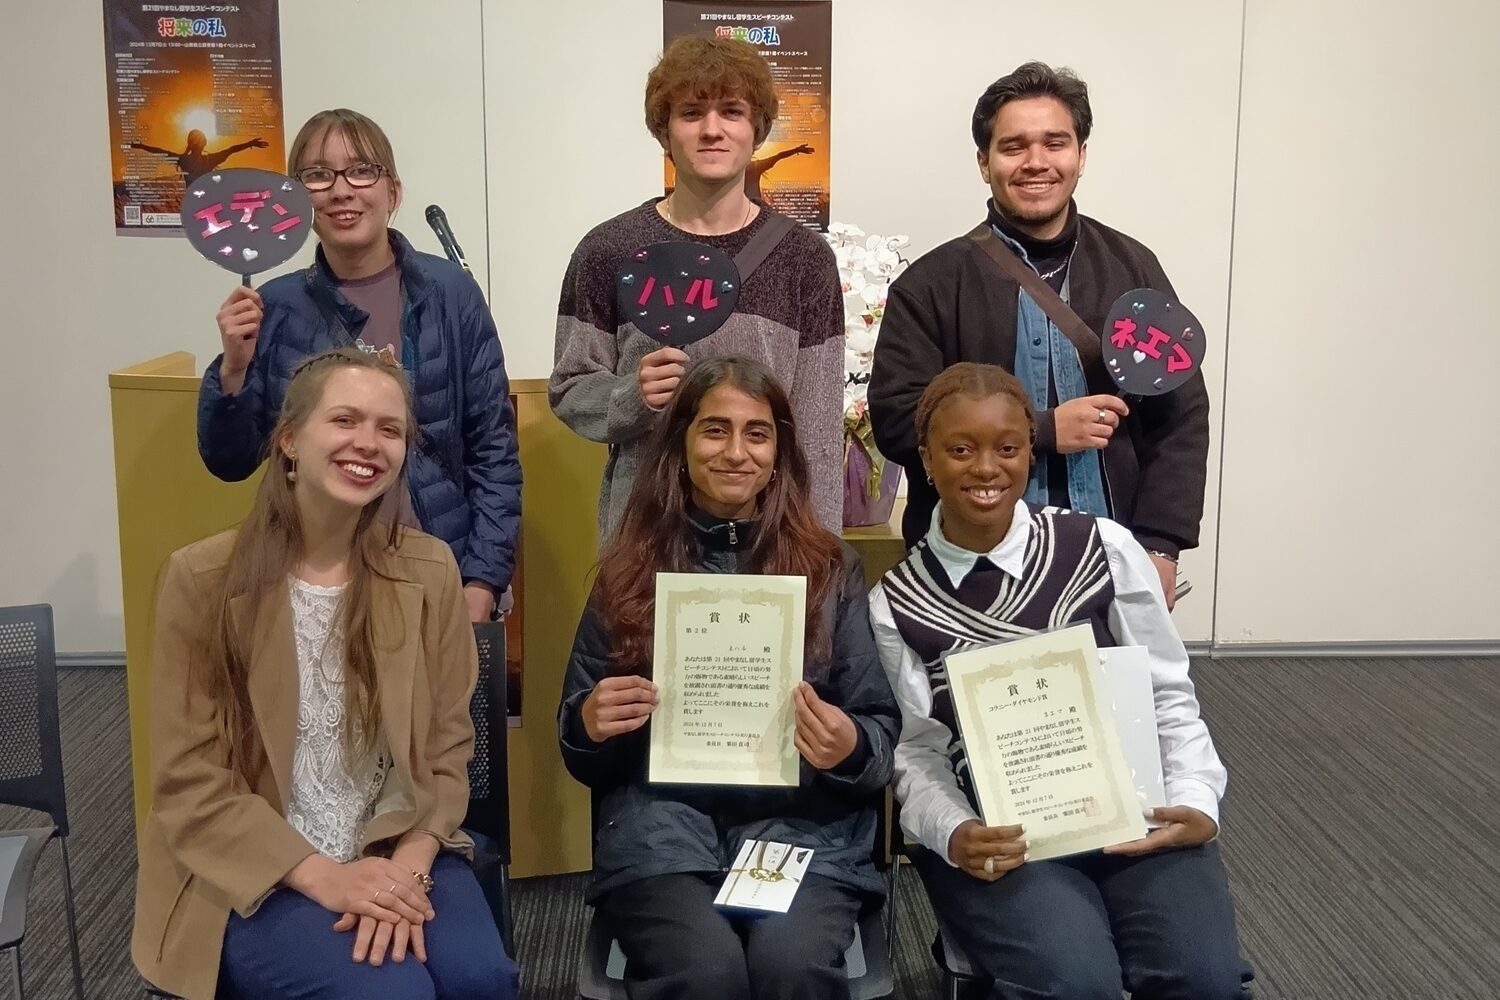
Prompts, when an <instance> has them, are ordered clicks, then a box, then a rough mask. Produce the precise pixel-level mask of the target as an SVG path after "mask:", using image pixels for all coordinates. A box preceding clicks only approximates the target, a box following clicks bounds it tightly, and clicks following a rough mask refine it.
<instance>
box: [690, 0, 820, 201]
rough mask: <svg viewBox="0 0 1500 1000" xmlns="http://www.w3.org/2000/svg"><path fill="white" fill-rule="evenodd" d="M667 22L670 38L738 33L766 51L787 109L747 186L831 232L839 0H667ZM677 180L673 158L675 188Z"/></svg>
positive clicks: (752, 168)
mask: <svg viewBox="0 0 1500 1000" xmlns="http://www.w3.org/2000/svg"><path fill="white" fill-rule="evenodd" d="M662 23H663V27H664V29H665V30H664V35H665V39H664V41H665V42H670V41H671V40H672V39H674V38H678V37H681V36H683V35H707V36H711V37H714V36H716V37H719V38H738V39H741V40H742V41H746V42H749V43H750V44H751V45H753V46H755V47H756V48H757V49H759V50H760V54H761V55H763V56H764V57H765V59H766V61H767V62H768V63H770V64H771V73H772V76H773V78H774V79H775V81H776V96H777V98H778V100H779V101H780V105H781V107H780V111H779V113H778V114H777V117H776V123H775V125H773V126H772V128H771V134H770V135H769V136H768V137H767V138H766V141H765V143H764V144H763V145H762V146H761V147H760V149H758V150H756V152H755V157H754V159H752V160H751V161H750V169H749V170H747V171H746V172H745V189H746V192H747V193H748V194H749V195H750V196H751V197H752V198H755V199H756V200H758V201H763V202H764V203H766V204H767V205H770V206H771V207H772V208H774V209H776V210H777V211H778V212H781V213H782V214H783V215H787V216H790V217H791V218H793V219H796V220H797V221H798V222H801V223H802V224H803V225H806V226H812V227H815V228H817V229H819V230H826V229H827V228H828V173H829V170H828V164H829V160H828V135H829V123H828V109H829V77H828V67H829V63H830V62H831V58H830V57H831V53H832V49H833V3H832V0H765V2H742V3H702V2H699V0H663V8H662ZM674 180H675V178H674V176H673V171H672V164H671V162H670V161H668V163H667V166H666V184H667V190H668V191H670V190H671V189H672V185H673V183H674Z"/></svg>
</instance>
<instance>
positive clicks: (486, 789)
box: [463, 622, 510, 864]
mask: <svg viewBox="0 0 1500 1000" xmlns="http://www.w3.org/2000/svg"><path fill="white" fill-rule="evenodd" d="M474 639H475V642H476V643H477V644H478V646H479V680H478V682H477V683H476V684H475V685H474V696H473V697H472V698H471V699H470V700H469V716H470V718H472V719H473V720H474V756H473V758H472V759H470V761H469V811H468V814H467V815H466V816H465V817H464V824H463V825H464V827H465V829H468V830H472V831H474V832H475V833H480V834H483V835H484V836H486V837H488V838H490V840H491V841H493V842H494V846H495V848H496V851H497V853H498V855H499V858H500V860H501V861H502V862H503V863H505V864H510V780H509V775H510V771H509V763H508V759H507V749H508V748H507V745H506V738H507V730H506V726H507V719H508V716H509V705H508V699H507V697H506V674H505V623H504V622H480V623H479V624H476V625H475V626H474Z"/></svg>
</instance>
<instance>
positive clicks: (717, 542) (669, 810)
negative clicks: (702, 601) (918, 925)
mask: <svg viewBox="0 0 1500 1000" xmlns="http://www.w3.org/2000/svg"><path fill="white" fill-rule="evenodd" d="M727 524H728V522H723V521H711V520H709V519H706V518H705V519H703V521H702V523H701V524H700V532H699V538H700V540H701V542H702V546H703V547H702V565H701V570H700V571H701V572H704V573H739V572H744V571H745V570H744V568H743V566H742V563H741V560H742V557H743V556H744V554H745V551H746V549H747V548H748V547H749V540H750V537H751V532H752V531H753V529H754V524H753V522H745V521H737V522H735V528H736V531H735V533H734V535H735V538H736V544H733V545H731V544H730V542H729V537H730V536H729V533H728V532H727V530H725V526H726V525H727ZM841 555H842V559H843V575H842V578H841V580H840V581H839V586H838V587H837V588H836V589H835V590H834V592H833V594H832V595H831V596H830V598H829V600H828V602H827V603H826V605H825V606H824V609H823V614H824V616H825V617H824V620H825V622H828V623H829V628H830V631H829V635H831V636H832V658H831V662H829V663H823V664H815V663H811V662H809V663H808V664H806V666H805V668H804V672H805V676H806V677H807V679H808V681H809V683H811V684H812V685H813V687H814V689H815V690H816V691H817V693H818V697H820V698H822V699H823V700H824V701H827V702H829V703H830V704H834V705H837V706H838V707H839V708H842V709H843V710H844V712H845V713H847V714H848V715H849V717H850V718H851V719H853V720H854V723H855V726H856V727H857V729H858V732H859V743H858V745H857V746H856V747H855V750H854V752H853V753H852V754H851V755H850V756H849V758H848V759H847V760H845V761H844V763H843V764H841V765H839V766H838V767H836V768H834V769H832V770H829V771H818V770H815V769H814V768H813V767H811V766H810V765H809V764H808V763H807V761H805V760H804V761H802V762H801V764H802V780H801V783H800V785H799V786H798V787H796V788H743V787H728V786H707V785H665V784H651V783H649V782H648V781H647V780H646V766H647V757H648V747H649V739H650V737H649V730H650V725H651V724H650V723H649V722H648V723H647V724H646V725H645V726H642V727H641V728H640V729H638V730H636V731H635V732H633V733H628V734H626V735H624V736H617V737H614V738H612V739H609V740H606V741H605V742H604V743H594V742H593V741H592V740H590V739H589V737H588V734H587V732H586V731H585V730H584V726H583V716H582V706H583V702H584V699H586V698H587V697H588V696H589V692H591V691H592V690H593V689H594V685H595V684H597V683H598V682H599V681H600V680H601V679H602V678H604V677H606V676H609V674H610V673H611V669H610V648H611V643H610V638H609V635H608V634H607V633H606V632H605V631H604V627H603V626H602V625H601V624H600V621H599V618H598V617H597V615H596V614H595V612H594V610H593V601H592V600H591V601H590V602H589V607H588V608H587V609H586V610H585V611H584V613H583V619H582V621H580V622H579V624H578V635H577V638H575V639H574V641H573V655H572V658H571V659H570V660H569V662H568V672H567V676H566V678H564V681H563V697H562V704H561V705H560V706H559V707H558V713H557V725H558V739H559V742H560V743H561V745H562V755H563V761H564V762H565V763H566V764H567V767H568V772H569V773H570V774H572V775H573V777H575V778H577V779H578V780H579V781H581V782H583V783H584V784H585V785H588V786H589V787H590V788H591V789H593V791H594V799H595V802H596V803H597V808H598V815H597V817H596V820H597V823H598V829H597V831H596V833H595V839H594V884H593V886H592V888H591V890H590V893H589V896H590V900H591V901H592V900H593V899H597V898H598V897H599V896H600V895H602V894H603V893H605V892H607V891H608V890H609V889H611V888H613V887H615V886H618V885H623V884H625V883H627V882H632V881H635V880H636V879H642V878H647V877H649V876H652V875H664V874H668V873H682V872H715V871H728V870H729V867H730V866H731V864H732V863H733V861H734V857H735V854H736V853H737V852H738V851H739V848H740V845H741V844H742V843H743V842H744V841H745V840H747V839H749V838H762V839H768V840H774V841H778V842H780V843H784V844H793V845H796V846H798V847H811V848H812V849H813V852H814V853H813V860H812V865H811V867H810V869H809V870H810V871H812V872H814V873H816V874H818V875H822V876H824V877H827V878H830V879H833V880H834V881H837V882H840V883H843V884H844V885H848V886H850V887H852V888H855V889H857V890H860V891H863V892H869V893H873V894H878V893H880V892H881V891H882V884H881V881H880V877H879V875H878V874H877V873H876V871H875V867H874V865H873V863H872V862H871V852H872V849H873V848H874V842H875V825H876V811H875V802H876V801H877V799H876V793H878V792H879V791H880V790H881V789H882V788H884V787H885V785H886V784H887V783H889V781H890V780H891V771H892V760H893V754H894V749H895V745H896V740H897V737H898V736H899V734H900V730H901V714H900V710H899V709H898V708H897V707H896V700H895V698H894V697H893V696H892V695H891V689H890V685H889V683H888V682H887V681H886V677H885V671H884V669H882V667H881V665H880V656H879V653H878V652H877V651H876V648H875V638H874V635H873V633H872V631H871V629H870V614H869V603H868V597H867V591H866V587H865V581H864V573H863V571H862V569H861V567H860V560H859V556H858V555H857V554H856V553H855V552H854V550H853V549H851V548H849V547H848V546H847V545H844V546H842V552H841ZM643 672H644V671H643Z"/></svg>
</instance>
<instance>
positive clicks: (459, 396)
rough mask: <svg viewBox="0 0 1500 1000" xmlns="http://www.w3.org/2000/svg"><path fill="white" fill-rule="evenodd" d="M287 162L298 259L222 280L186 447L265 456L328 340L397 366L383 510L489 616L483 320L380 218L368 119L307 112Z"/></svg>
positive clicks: (492, 478) (501, 379)
mask: <svg viewBox="0 0 1500 1000" xmlns="http://www.w3.org/2000/svg"><path fill="white" fill-rule="evenodd" d="M288 166H289V170H290V172H291V173H292V175H293V176H295V177H296V178H297V179H298V180H299V181H301V182H302V184H303V186H304V187H306V188H307V189H308V191H310V192H311V193H312V201H313V208H314V209H315V210H316V213H317V217H316V219H315V220H314V222H313V230H314V232H316V233H317V234H318V246H317V253H316V256H315V259H314V261H313V263H312V264H311V265H310V266H309V267H307V268H305V269H303V270H301V271H297V272H294V273H292V274H287V275H283V276H282V277H279V278H276V279H274V280H272V281H268V282H267V283H266V284H265V285H263V286H262V287H261V288H260V289H259V290H256V289H251V288H236V289H235V290H234V291H233V292H232V293H231V294H230V296H229V298H227V299H226V300H225V301H224V304H223V306H221V307H220V308H219V313H218V317H217V319H218V324H219V336H220V338H221V340H222V342H223V347H224V351H223V353H222V354H220V355H219V356H218V357H217V358H215V359H214V360H213V362H212V363H211V364H210V365H209V366H208V369H207V371H205V372H204V374H203V386H202V389H201V390H200V392H199V396H198V451H199V454H201V455H202V456H203V464H204V465H206V466H207V467H208V470H209V471H210V472H212V473H213V474H214V475H216V476H218V477H219V478H220V479H223V480H226V481H230V482H234V481H239V480H242V479H246V478H248V477H249V476H250V474H251V473H253V472H254V471H255V469H256V468H257V467H258V466H259V465H260V463H261V461H262V460H263V459H264V458H265V455H266V447H267V443H268V438H269V436H270V432H271V428H272V427H274V426H275V424H276V419H277V415H278V413H279V412H280V410H281V404H282V400H283V398H284V397H285V395H286V387H287V383H288V382H289V381H290V379H291V375H292V372H293V371H294V370H295V369H296V367H297V365H298V363H299V362H301V360H302V359H303V358H305V357H307V356H308V355H311V354H316V353H318V352H320V351H323V350H327V349H329V348H332V347H337V346H341V345H350V344H352V345H355V346H358V347H360V348H361V349H363V350H365V351H367V352H371V353H377V354H383V355H385V356H386V357H387V358H389V359H391V360H393V361H394V362H395V363H396V364H398V365H400V366H401V367H402V368H403V369H405V371H406V373H407V375H408V377H409V378H410V379H411V383H412V386H413V389H414V390H415V394H416V414H417V423H418V428H419V430H420V432H421V433H420V434H418V435H417V442H418V443H417V445H416V446H415V447H414V448H413V450H412V454H411V455H410V456H409V457H408V459H407V489H406V490H404V491H399V492H398V493H397V494H395V495H392V496H389V497H388V498H387V500H386V508H385V512H386V513H387V514H388V515H389V516H390V517H391V518H392V519H395V520H399V521H401V522H402V523H405V524H407V525H409V526H412V527H419V528H421V529H423V530H424V531H426V532H428V533H429V534H432V535H436V536H437V537H439V538H441V539H442V540H443V541H445V542H447V543H448V545H449V546H450V547H451V548H452V549H453V554H454V557H455V558H456V559H457V560H458V565H459V569H460V571H461V572H462V574H463V580H464V597H465V600H466V602H467V604H468V609H469V617H470V619H471V620H473V621H486V620H489V619H490V618H491V617H493V615H494V613H495V609H496V598H497V596H498V595H501V594H503V593H504V592H505V589H506V588H507V587H508V586H509V585H510V578H511V572H512V570H513V569H514V567H515V549H516V543H517V539H518V537H519V534H518V533H519V529H520V523H519V522H520V514H521V466H520V461H519V458H518V456H517V454H516V443H515V413H514V411H513V410H512V408H511V405H510V390H509V383H508V381H507V379H506V375H505V363H504V359H503V358H502V356H501V351H500V341H499V338H498V335H497V334H496V331H495V323H494V320H493V319H492V318H491V317H490V312H489V308H488V307H487V306H486V305H485V302H484V298H483V296H482V295H481V293H480V291H479V286H478V285H477V284H476V283H475V282H474V279H473V278H472V277H470V276H469V275H468V274H467V273H465V271H464V270H463V269H462V268H460V267H459V266H458V265H456V264H453V263H451V262H449V261H448V260H445V259H444V258H441V257H435V256H433V255H431V254H425V253H420V252H418V251H417V250H415V249H413V248H412V245H411V244H410V243H408V242H407V240H406V238H405V237H404V236H402V235H401V234H400V233H399V232H397V231H396V230H394V229H391V228H389V226H388V223H389V222H390V219H391V216H392V215H394V214H395V211H396V209H397V207H398V206H399V205H400V204H401V178H400V175H399V174H398V173H397V172H396V157H395V154H394V153H393V152H392V150H391V143H390V140H389V139H388V138H386V135H385V133H384V132H383V131H382V130H381V128H380V126H379V125H377V124H375V123H374V122H373V121H371V120H370V119H369V118H367V117H366V116H364V115H362V114H359V113H358V112H355V111H349V110H347V109H343V108H339V109H335V110H332V111H320V112H318V113H317V114H315V115H313V116H312V118H310V119H308V122H307V124H305V125H303V126H302V129H301V131H300V132H298V133H297V137H296V139H295V140H293V142H292V149H291V155H290V157H289V165H288Z"/></svg>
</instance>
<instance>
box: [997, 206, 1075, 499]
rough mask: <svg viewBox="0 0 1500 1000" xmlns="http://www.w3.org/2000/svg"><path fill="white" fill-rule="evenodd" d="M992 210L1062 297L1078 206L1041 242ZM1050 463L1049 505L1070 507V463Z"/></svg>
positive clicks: (1050, 386)
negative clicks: (1053, 232) (1059, 231)
mask: <svg viewBox="0 0 1500 1000" xmlns="http://www.w3.org/2000/svg"><path fill="white" fill-rule="evenodd" d="M988 205H989V210H990V216H989V219H990V225H992V226H994V227H996V228H997V229H999V230H1000V231H1001V232H1002V233H1004V234H1005V235H1006V236H1009V237H1010V238H1011V239H1013V240H1015V241H1016V242H1017V243H1019V244H1021V249H1023V250H1025V251H1026V257H1027V259H1028V260H1030V261H1031V266H1032V267H1033V268H1035V269H1036V273H1037V274H1038V275H1040V276H1041V278H1042V280H1043V281H1045V282H1046V283H1047V284H1048V285H1050V286H1052V290H1053V291H1054V292H1057V293H1058V294H1059V295H1061V294H1062V286H1063V281H1064V280H1066V279H1067V277H1068V268H1067V266H1066V265H1067V263H1068V259H1069V258H1070V257H1071V256H1072V255H1073V244H1074V243H1076V242H1077V240H1078V206H1077V205H1076V204H1075V203H1074V202H1073V201H1071V200H1069V202H1068V220H1067V221H1066V222H1064V223H1063V228H1062V232H1061V233H1058V234H1057V235H1056V236H1055V237H1053V238H1052V239H1050V240H1043V239H1038V238H1037V237H1035V236H1030V235H1028V234H1026V233H1023V232H1022V231H1021V230H1020V229H1018V228H1016V224H1015V223H1014V222H1012V221H1011V220H1010V219H1009V218H1007V217H1006V216H1005V215H1004V214H1002V213H1001V211H1000V209H999V208H997V207H996V206H995V202H994V200H993V199H991V200H990V201H989V202H988ZM1047 405H1048V406H1049V407H1053V406H1056V405H1057V383H1056V382H1055V381H1053V379H1052V370H1051V368H1050V367H1049V368H1048V370H1047ZM1046 462H1047V502H1048V503H1050V504H1051V505H1052V506H1054V507H1071V506H1072V505H1073V502H1072V494H1071V493H1070V491H1069V490H1068V459H1067V457H1066V456H1064V455H1056V454H1054V455H1048V456H1047V457H1046Z"/></svg>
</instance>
